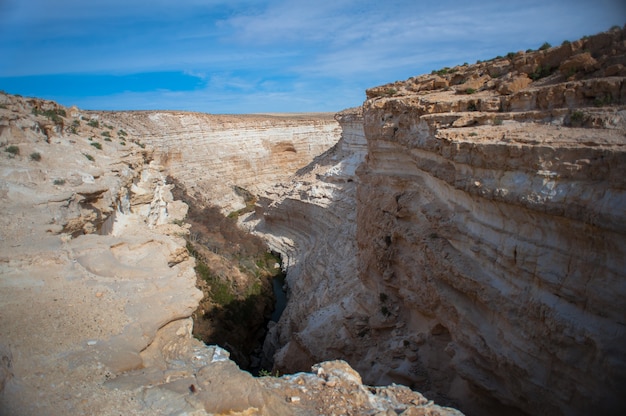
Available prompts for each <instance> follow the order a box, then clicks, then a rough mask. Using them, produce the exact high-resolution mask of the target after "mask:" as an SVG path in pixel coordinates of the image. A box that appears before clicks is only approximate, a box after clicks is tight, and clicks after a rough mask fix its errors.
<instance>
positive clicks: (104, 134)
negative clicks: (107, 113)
mask: <svg viewBox="0 0 626 416" xmlns="http://www.w3.org/2000/svg"><path fill="white" fill-rule="evenodd" d="M101 135H102V136H104V137H111V133H109V132H108V131H103V132H102V134H101Z"/></svg>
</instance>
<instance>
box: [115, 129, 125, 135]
mask: <svg viewBox="0 0 626 416" xmlns="http://www.w3.org/2000/svg"><path fill="white" fill-rule="evenodd" d="M117 135H118V136H126V132H125V131H124V130H122V129H119V130H118V131H117Z"/></svg>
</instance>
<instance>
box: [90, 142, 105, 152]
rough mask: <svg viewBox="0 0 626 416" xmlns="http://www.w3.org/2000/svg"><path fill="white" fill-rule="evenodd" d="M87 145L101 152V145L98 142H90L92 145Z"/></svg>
mask: <svg viewBox="0 0 626 416" xmlns="http://www.w3.org/2000/svg"><path fill="white" fill-rule="evenodd" d="M89 144H90V145H92V146H93V147H95V148H96V149H98V150H102V145H101V144H100V143H98V142H92V143H89Z"/></svg>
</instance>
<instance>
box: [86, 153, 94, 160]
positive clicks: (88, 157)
mask: <svg viewBox="0 0 626 416" xmlns="http://www.w3.org/2000/svg"><path fill="white" fill-rule="evenodd" d="M83 155H85V157H86V158H87V160H90V161H92V162H93V161H94V160H95V159H94V158H93V156H91V155H90V154H89V153H83Z"/></svg>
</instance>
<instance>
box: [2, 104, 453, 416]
mask: <svg viewBox="0 0 626 416" xmlns="http://www.w3.org/2000/svg"><path fill="white" fill-rule="evenodd" d="M133 115H134V113H133V114H127V115H126V116H123V115H122V116H120V115H119V114H112V113H98V112H82V111H80V110H78V109H69V110H68V109H66V108H63V107H61V106H59V105H57V104H56V103H53V102H50V101H45V100H38V99H23V98H21V97H15V96H8V95H6V94H3V93H0V148H1V149H2V153H1V154H0V194H1V195H2V198H0V208H1V209H2V213H3V216H1V218H0V237H1V238H0V289H1V290H0V316H1V317H2V319H0V414H2V415H5V414H6V415H34V414H37V415H39V414H46V415H61V414H72V415H73V414H99V415H119V414H125V415H126V414H129V415H172V414H194V415H210V414H233V415H235V414H238V415H252V414H255V415H267V416H275V415H294V414H299V415H315V414H320V413H328V414H330V413H332V412H334V413H337V414H372V413H380V412H382V413H385V414H389V413H391V412H393V413H397V412H404V414H407V415H408V414H416V413H415V412H417V413H418V414H426V413H427V414H431V415H441V416H454V415H460V412H458V411H456V410H454V409H448V408H442V407H439V406H437V405H435V404H433V403H432V401H430V400H428V399H426V398H425V397H424V396H422V395H421V394H419V393H417V392H413V391H410V390H409V389H408V388H406V387H402V386H393V387H389V388H386V387H379V388H371V387H368V386H365V385H363V384H362V381H361V378H360V376H359V375H358V373H356V372H355V371H354V370H353V369H352V368H351V367H350V366H349V365H348V364H347V363H345V362H343V361H332V362H324V363H320V364H318V365H317V366H316V367H315V368H313V369H312V368H307V369H306V370H307V373H300V374H296V375H293V376H284V377H280V378H278V377H263V378H256V377H252V375H250V373H248V372H245V371H241V370H240V369H239V368H238V367H237V365H236V364H235V363H234V362H233V361H231V360H230V359H229V356H228V352H226V351H225V350H224V349H222V348H220V347H218V346H207V345H204V344H203V343H201V342H199V341H198V340H196V339H195V338H193V337H192V335H191V334H192V324H193V323H192V320H191V318H190V316H191V314H192V312H193V311H194V310H195V308H196V307H197V305H198V302H199V300H200V297H201V296H202V295H201V292H200V291H199V290H198V289H197V288H196V287H195V282H196V276H195V272H194V264H195V261H194V258H193V257H190V255H189V253H188V251H187V249H186V247H185V239H184V238H183V237H186V236H188V233H189V231H188V225H187V224H184V222H183V220H184V218H185V215H186V213H187V208H188V207H187V205H186V204H184V203H182V202H181V201H176V200H174V199H173V197H172V192H171V191H172V187H173V185H172V184H171V183H168V175H170V176H171V174H172V172H171V171H168V170H167V169H166V168H164V166H163V165H160V164H159V163H157V162H156V161H155V159H156V157H155V153H156V152H155V150H154V147H153V146H152V145H151V144H150V143H149V141H148V140H146V138H145V136H140V135H136V134H135V133H134V131H135V130H134V128H133V125H132V124H130V123H129V122H127V121H125V120H126V118H132V117H133ZM147 116H148V117H149V115H147ZM329 126H333V127H332V128H329V129H330V130H331V131H332V130H333V129H334V128H336V122H335V121H334V120H332V119H331V120H330V121H329ZM140 128H143V127H142V125H141V124H139V125H138V126H137V129H138V130H139V129H140ZM166 133H167V132H163V133H162V134H166ZM170 133H171V134H172V135H173V136H175V134H176V132H170ZM283 133H284V132H283ZM317 138H318V137H317V136H315V135H312V136H311V139H312V140H313V141H315V139H317ZM337 139H338V137H337ZM263 140H265V141H266V142H267V143H270V144H271V143H272V139H271V138H269V137H264V138H263ZM279 140H282V139H281V138H279ZM260 143H263V141H262V140H260V141H258V142H257V144H258V145H260ZM188 146H190V148H191V147H193V146H192V145H191V144H189V145H188ZM298 146H300V145H296V146H295V147H296V148H298ZM315 146H317V144H315V143H312V144H311V148H315ZM303 149H304V147H301V148H300V150H299V152H300V156H298V157H300V158H302V161H304V162H305V164H306V163H308V162H307V161H306V159H307V157H310V158H313V157H314V156H315V155H313V154H312V153H308V155H309V156H306V155H304V154H305V153H306V152H305V151H304V150H303ZM199 150H201V151H202V152H207V151H208V149H206V148H200V149H199ZM287 152H289V153H295V152H292V151H289V150H287ZM156 154H157V155H159V153H156ZM185 154H189V153H185ZM191 154H193V153H191ZM162 156H163V154H160V156H159V160H163V159H162V158H161V157H162ZM201 157H206V155H203V156H201ZM278 159H279V160H280V157H278ZM287 159H288V160H286V161H285V159H283V160H282V164H281V166H283V167H284V166H287V165H289V164H290V163H294V164H295V165H296V166H299V164H300V163H301V162H295V161H294V160H293V159H295V158H291V157H290V158H287ZM190 161H192V162H193V161H194V159H190ZM252 161H254V157H252ZM266 162H267V163H271V160H266ZM198 163H199V162H198ZM254 163H260V162H259V161H258V160H257V161H256V162H254ZM254 163H251V165H252V164H254ZM289 166H291V165H289ZM181 169H182V168H181ZM276 170H278V169H276ZM282 174H284V173H282ZM233 177H236V178H241V177H243V176H238V175H237V174H235V175H231V176H230V177H229V179H228V180H232V181H235V179H232V178H233ZM237 180H238V179H237ZM258 185H259V187H262V185H263V184H258ZM224 189H226V187H225V188H224ZM311 371H313V372H311Z"/></svg>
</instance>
